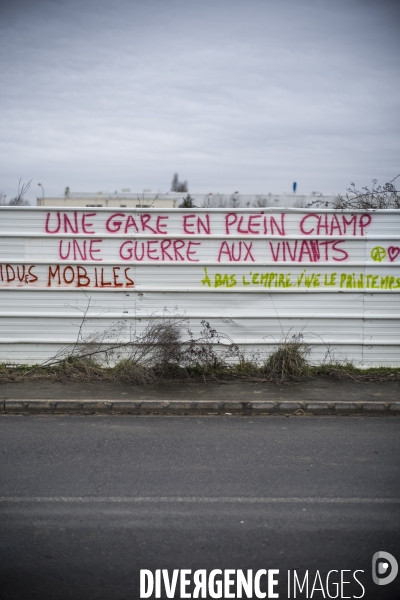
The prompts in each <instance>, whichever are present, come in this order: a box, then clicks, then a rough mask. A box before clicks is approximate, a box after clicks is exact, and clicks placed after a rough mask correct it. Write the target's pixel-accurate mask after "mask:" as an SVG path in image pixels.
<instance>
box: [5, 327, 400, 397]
mask: <svg viewBox="0 0 400 600" xmlns="http://www.w3.org/2000/svg"><path fill="white" fill-rule="evenodd" d="M201 325H202V328H201V330H200V333H199V335H198V336H195V335H194V334H193V333H192V331H191V330H190V329H189V328H188V324H187V321H186V320H185V319H182V318H176V317H174V318H168V317H165V316H162V317H157V316H154V315H152V317H151V318H149V320H148V323H147V325H146V326H145V327H144V328H143V330H142V332H141V333H136V332H134V331H132V330H131V329H127V326H126V323H125V322H117V323H115V324H113V325H112V326H111V327H110V328H108V329H106V330H105V331H103V332H97V333H95V334H91V335H90V336H86V337H85V336H83V334H82V331H83V327H81V328H80V334H79V336H78V340H77V342H76V343H75V344H72V345H71V346H68V347H65V348H63V349H62V350H61V351H60V352H59V353H58V354H57V355H56V356H55V357H53V358H52V359H51V360H48V361H46V362H45V363H43V364H41V365H36V366H35V367H28V366H23V365H6V364H0V383H8V382H17V381H24V380H25V381H26V380H28V381H29V380H35V379H48V380H53V381H61V382H64V383H68V382H90V381H113V382H115V383H118V382H124V383H132V384H140V385H146V384H151V383H157V382H160V381H166V380H168V381H176V380H179V379H182V378H192V379H196V378H197V379H198V378H202V379H203V380H204V381H207V380H210V379H214V380H215V379H224V380H227V379H228V380H229V379H236V380H237V379H239V380H241V381H253V382H261V381H264V382H278V383H283V382H289V381H293V380H299V379H304V378H310V377H327V378H335V379H348V380H353V381H399V380H400V369H394V368H387V367H379V368H374V369H358V368H356V367H354V366H353V365H352V364H350V363H348V362H340V361H337V360H335V359H334V357H333V355H332V353H330V352H329V351H328V352H327V359H326V360H325V361H323V363H322V364H320V365H316V366H311V365H310V363H309V356H310V345H309V344H308V343H306V342H305V340H304V338H303V336H302V334H297V335H292V336H291V337H289V336H287V337H286V338H284V339H283V340H282V341H281V342H280V343H278V344H277V347H276V349H275V350H274V351H273V352H272V353H271V354H270V355H269V357H268V359H267V360H266V362H265V363H264V364H262V365H260V358H259V357H258V356H256V355H254V356H245V355H243V354H242V353H241V352H240V350H239V348H238V346H237V345H236V344H234V343H233V342H232V340H231V339H230V338H228V337H227V336H225V335H223V334H221V333H219V332H218V331H217V330H215V329H214V328H213V327H211V325H210V323H208V322H207V321H205V320H203V321H202V322H201Z"/></svg>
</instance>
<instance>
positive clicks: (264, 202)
mask: <svg viewBox="0 0 400 600" xmlns="http://www.w3.org/2000/svg"><path fill="white" fill-rule="evenodd" d="M270 204H271V201H270V199H269V198H265V196H256V199H255V201H254V206H256V207H258V208H265V207H267V206H270Z"/></svg>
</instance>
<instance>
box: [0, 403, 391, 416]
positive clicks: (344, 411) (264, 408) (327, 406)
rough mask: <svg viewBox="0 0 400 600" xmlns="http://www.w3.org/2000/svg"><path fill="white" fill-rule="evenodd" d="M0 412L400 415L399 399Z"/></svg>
mask: <svg viewBox="0 0 400 600" xmlns="http://www.w3.org/2000/svg"><path fill="white" fill-rule="evenodd" d="M2 414H3V415H4V414H10V415H11V414H114V415H116V414H122V415H123V414H129V415H148V414H154V415H192V414H199V415H226V414H228V415H234V414H235V415H287V416H301V415H341V416H345V415H363V416H377V415H380V416H396V415H400V402H315V401H312V402H303V401H302V402H288V401H285V402H264V401H256V402H254V401H253V402H243V401H239V400H238V401H232V400H229V401H227V402H223V401H222V402H214V401H200V402H199V401H196V402H191V401H180V400H179V401H178V400H142V401H138V402H135V401H132V400H125V401H120V400H118V401H115V402H114V401H109V400H94V399H91V400H78V399H73V400H4V401H3V411H2Z"/></svg>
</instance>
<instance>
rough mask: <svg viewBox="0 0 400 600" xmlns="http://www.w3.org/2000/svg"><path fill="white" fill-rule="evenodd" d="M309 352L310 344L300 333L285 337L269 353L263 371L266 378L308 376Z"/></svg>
mask: <svg viewBox="0 0 400 600" xmlns="http://www.w3.org/2000/svg"><path fill="white" fill-rule="evenodd" d="M310 352H311V349H310V345H309V344H307V343H306V342H305V341H304V337H303V335H302V334H295V335H292V336H291V337H286V338H284V339H283V340H282V341H281V342H280V343H279V344H278V347H277V349H276V350H275V351H274V352H272V353H271V354H270V355H269V357H268V359H267V361H266V362H265V365H264V372H265V374H266V376H267V377H268V379H271V380H274V381H279V382H283V381H287V380H290V379H300V378H302V377H305V376H308V375H309V371H310V365H309V362H308V356H309V354H310Z"/></svg>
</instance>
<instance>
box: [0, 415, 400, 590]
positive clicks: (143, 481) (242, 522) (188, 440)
mask: <svg viewBox="0 0 400 600" xmlns="http://www.w3.org/2000/svg"><path fill="white" fill-rule="evenodd" d="M399 426H400V419H399V418H395V417H392V418H373V417H371V418H364V419H363V418H357V417H353V418H350V417H349V418H335V417H312V418H306V417H298V418H297V417H294V418H292V417H291V418H285V417H130V416H120V417H116V416H115V417H100V416H93V417H89V416H86V417H79V416H74V417H71V416H43V417H42V416H36V417H34V416H29V417H23V416H19V417H18V416H15V417H12V416H4V417H2V418H1V419H0V452H1V454H0V496H1V498H0V574H1V579H0V581H1V583H0V594H1V598H4V599H6V600H14V599H18V600H20V599H23V600H25V599H28V598H29V599H30V598H32V599H38V600H39V599H40V600H47V599H49V600H64V599H73V600H80V599H85V600H91V599H102V600H103V599H104V600H114V599H115V600H117V599H118V600H125V599H126V600H128V599H129V600H134V599H136V598H140V593H139V570H140V569H150V570H153V571H154V570H155V569H169V570H171V571H170V573H172V569H192V570H196V569H207V570H208V571H210V570H211V569H228V568H229V569H243V570H247V569H253V571H256V570H257V569H279V575H278V581H279V585H278V587H277V588H274V589H275V591H277V590H278V591H279V598H288V592H287V570H288V569H290V570H294V569H296V570H297V573H298V575H299V579H303V578H304V576H305V573H306V571H308V574H309V580H310V582H311V584H312V582H313V581H314V579H315V576H316V572H317V571H319V574H320V575H321V580H322V582H323V586H324V593H325V596H324V595H323V593H322V591H318V590H315V591H314V593H313V595H312V596H311V595H308V596H306V595H305V594H304V592H303V593H299V592H297V598H305V597H312V598H314V599H317V598H324V597H329V596H328V594H327V591H326V575H327V573H328V571H330V570H338V571H340V570H344V571H345V573H344V575H343V578H344V579H345V581H350V583H348V584H344V588H343V589H344V591H343V594H341V595H340V596H339V597H343V598H345V597H350V598H351V597H363V598H367V600H386V599H387V600H396V598H400V576H398V577H397V579H396V580H395V581H394V582H393V583H391V584H389V585H386V586H377V585H375V584H374V583H373V582H372V576H371V564H372V556H373V554H374V553H376V552H377V551H382V550H383V551H386V552H390V553H391V554H392V555H393V556H394V557H396V558H397V561H398V562H400V477H399V475H400V468H399V456H400V438H399ZM357 570H359V572H358V574H357V577H358V579H359V581H360V582H361V583H362V586H363V587H364V588H365V590H366V592H365V594H364V595H361V594H362V587H361V586H360V584H358V583H357V582H356V581H355V580H354V578H353V572H354V571H357ZM361 571H364V572H361ZM338 577H340V573H339V574H338V573H336V572H335V573H333V574H332V575H331V582H333V581H337V578H338ZM335 578H336V579H335ZM264 579H265V578H264ZM264 579H263V585H264ZM311 584H310V590H309V594H310V593H311ZM317 587H318V585H317ZM265 589H266V588H265ZM330 594H331V597H337V596H335V588H333V587H331V588H330ZM152 597H154V596H152ZM161 597H164V598H165V597H166V595H165V594H163V595H162V596H161ZM175 597H176V598H179V597H180V595H179V593H178V594H177V595H176V596H175ZM208 597H209V596H208ZM254 597H255V596H254ZM291 597H293V596H291Z"/></svg>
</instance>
